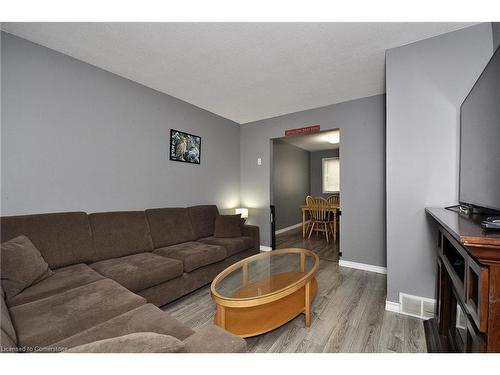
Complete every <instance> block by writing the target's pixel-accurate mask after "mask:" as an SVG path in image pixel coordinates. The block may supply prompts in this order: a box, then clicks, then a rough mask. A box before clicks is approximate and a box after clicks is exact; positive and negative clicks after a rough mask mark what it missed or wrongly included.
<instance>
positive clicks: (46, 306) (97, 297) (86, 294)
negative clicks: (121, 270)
mask: <svg viewBox="0 0 500 375" xmlns="http://www.w3.org/2000/svg"><path fill="white" fill-rule="evenodd" d="M144 304H146V300H145V299H144V298H142V297H140V296H138V295H136V294H134V293H132V292H131V291H129V290H127V289H125V288H124V287H123V286H121V285H119V284H118V283H116V282H115V281H113V280H111V279H104V280H99V281H95V282H93V283H90V284H87V285H84V286H81V287H78V288H74V289H71V290H68V291H66V292H63V293H59V294H56V295H53V296H50V297H46V298H42V299H39V300H36V301H33V302H29V303H25V304H22V305H17V306H14V307H12V308H11V309H10V316H11V318H12V321H13V323H14V327H15V329H16V333H17V338H18V344H19V345H20V346H26V347H31V348H35V347H46V346H49V345H51V344H53V343H55V342H57V341H60V340H62V339H64V338H67V337H69V336H72V335H74V334H76V333H78V332H81V331H83V330H85V329H88V328H90V327H93V326H95V325H96V324H100V323H103V322H105V321H107V320H109V319H111V318H114V317H116V316H118V315H120V314H123V313H125V312H127V311H129V310H132V309H134V308H136V307H139V306H141V305H144Z"/></svg>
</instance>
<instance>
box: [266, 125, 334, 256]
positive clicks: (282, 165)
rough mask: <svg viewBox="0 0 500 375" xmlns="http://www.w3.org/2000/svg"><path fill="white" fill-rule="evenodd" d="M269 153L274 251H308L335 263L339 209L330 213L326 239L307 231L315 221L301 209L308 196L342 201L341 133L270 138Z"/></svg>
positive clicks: (321, 232)
mask: <svg viewBox="0 0 500 375" xmlns="http://www.w3.org/2000/svg"><path fill="white" fill-rule="evenodd" d="M271 148H272V150H271V178H270V182H271V186H270V197H271V213H272V228H271V237H272V244H273V247H275V248H285V247H301V248H306V249H309V250H312V251H314V252H316V253H317V254H318V255H319V256H320V258H323V259H326V260H330V261H338V258H339V243H340V212H341V210H340V205H337V209H336V210H335V212H334V211H333V209H332V211H331V212H330V213H328V220H331V221H332V224H331V225H329V228H331V230H328V232H327V233H325V230H322V231H319V230H316V229H317V228H316V227H315V228H311V219H314V218H312V216H311V211H310V210H308V207H305V206H306V197H307V196H312V197H314V198H315V199H318V200H319V201H320V202H322V200H324V199H327V198H330V200H331V199H333V200H338V201H340V193H341V192H340V175H341V173H340V171H341V157H340V129H333V130H328V131H323V132H317V133H313V134H301V135H293V136H287V137H280V138H274V139H272V140H271ZM334 197H336V198H334ZM329 207H333V206H329ZM334 216H335V220H334ZM315 220H316V221H317V218H315ZM333 225H335V226H334V228H332V226H333ZM322 228H324V227H322ZM320 229H321V228H320ZM334 231H335V236H334ZM327 234H328V240H327V238H326V235H327Z"/></svg>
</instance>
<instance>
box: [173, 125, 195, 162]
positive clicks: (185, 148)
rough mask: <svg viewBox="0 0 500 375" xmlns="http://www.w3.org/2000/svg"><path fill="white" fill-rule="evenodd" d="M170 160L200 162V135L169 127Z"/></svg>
mask: <svg viewBox="0 0 500 375" xmlns="http://www.w3.org/2000/svg"><path fill="white" fill-rule="evenodd" d="M170 160H173V161H182V162H184V163H191V164H200V160H201V137H199V136H197V135H193V134H189V133H184V132H181V131H179V130H175V129H170Z"/></svg>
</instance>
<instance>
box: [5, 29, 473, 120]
mask: <svg viewBox="0 0 500 375" xmlns="http://www.w3.org/2000/svg"><path fill="white" fill-rule="evenodd" d="M469 25H471V23H2V29H3V30H5V31H7V32H9V33H12V34H15V35H18V36H20V37H23V38H26V39H28V40H31V41H33V42H35V43H39V44H41V45H44V46H46V47H49V48H52V49H55V50H57V51H60V52H63V53H65V54H68V55H70V56H73V57H75V58H77V59H80V60H83V61H85V62H87V63H89V64H93V65H95V66H98V67H100V68H102V69H106V70H108V71H110V72H113V73H116V74H118V75H121V76H123V77H126V78H128V79H131V80H133V81H136V82H139V83H141V84H143V85H146V86H148V87H151V88H153V89H156V90H158V91H161V92H164V93H167V94H169V95H172V96H175V97H177V98H179V99H182V100H185V101H187V102H189V103H191V104H194V105H196V106H199V107H201V108H204V109H206V110H208V111H211V112H213V113H216V114H218V115H220V116H223V117H226V118H228V119H231V120H234V121H236V122H238V123H246V122H251V121H256V120H260V119H264V118H269V117H274V116H278V115H282V114H285V113H291V112H296V111H300V110H304V109H310V108H316V107H320V106H324V105H328V104H333V103H338V102H343V101H346V100H350V99H356V98H361V97H366V96H370V95H376V94H381V93H384V92H385V84H384V69H385V65H384V63H385V50H386V49H389V48H393V47H396V46H401V45H404V44H407V43H410V42H414V41H417V40H421V39H425V38H428V37H431V36H435V35H438V34H442V33H446V32H449V31H453V30H456V29H459V28H463V27H466V26H469Z"/></svg>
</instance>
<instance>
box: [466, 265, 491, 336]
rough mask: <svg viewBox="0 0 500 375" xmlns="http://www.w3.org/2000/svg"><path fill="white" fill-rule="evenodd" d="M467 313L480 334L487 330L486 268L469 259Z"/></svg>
mask: <svg viewBox="0 0 500 375" xmlns="http://www.w3.org/2000/svg"><path fill="white" fill-rule="evenodd" d="M466 292H467V293H466V294H467V298H466V305H467V311H468V312H469V314H470V315H471V316H472V319H473V320H474V322H475V323H476V325H477V327H478V328H479V331H480V332H487V329H488V267H484V266H481V265H479V264H477V263H476V262H475V261H474V260H473V259H471V258H469V259H468V262H467V288H466Z"/></svg>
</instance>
